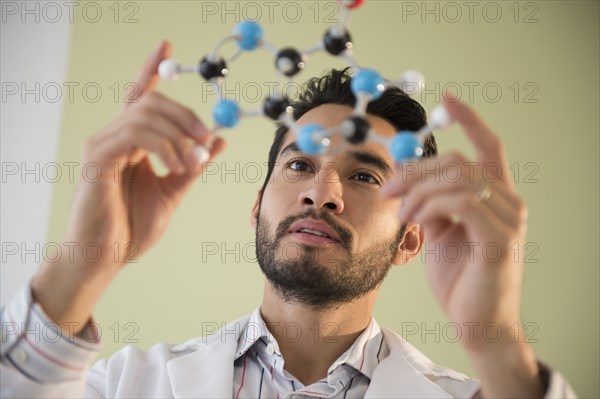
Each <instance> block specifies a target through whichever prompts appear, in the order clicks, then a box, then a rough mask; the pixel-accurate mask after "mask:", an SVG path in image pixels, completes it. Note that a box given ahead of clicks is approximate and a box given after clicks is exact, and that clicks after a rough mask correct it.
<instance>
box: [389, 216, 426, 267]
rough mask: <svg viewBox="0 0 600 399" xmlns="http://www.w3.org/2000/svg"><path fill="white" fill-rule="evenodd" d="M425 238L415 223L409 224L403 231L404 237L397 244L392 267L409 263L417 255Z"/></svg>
mask: <svg viewBox="0 0 600 399" xmlns="http://www.w3.org/2000/svg"><path fill="white" fill-rule="evenodd" d="M424 240H425V236H424V234H423V229H421V226H420V225H418V224H415V223H409V224H408V225H407V226H406V229H405V230H404V237H402V241H401V242H400V244H398V250H397V252H396V257H395V258H394V260H393V262H392V263H393V264H394V265H403V264H405V263H408V262H410V261H411V260H413V259H414V258H416V257H417V255H419V252H421V248H422V247H423V242H424Z"/></svg>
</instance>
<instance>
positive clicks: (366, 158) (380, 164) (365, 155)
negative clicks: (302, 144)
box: [279, 141, 394, 178]
mask: <svg viewBox="0 0 600 399" xmlns="http://www.w3.org/2000/svg"><path fill="white" fill-rule="evenodd" d="M290 152H292V153H295V152H301V151H300V148H298V144H296V142H295V141H293V142H291V143H290V144H288V145H286V146H285V147H284V148H283V150H281V152H280V153H279V156H280V157H284V156H286V155H287V154H288V153H290ZM346 157H348V158H351V159H354V160H356V161H358V162H361V163H364V164H367V165H371V166H373V167H375V168H377V169H379V171H380V172H381V173H382V174H383V175H384V176H385V178H390V177H392V176H393V175H394V172H393V171H392V168H390V165H388V163H387V162H386V161H385V159H383V158H382V157H380V156H379V155H377V154H373V153H371V152H368V151H349V152H347V153H346Z"/></svg>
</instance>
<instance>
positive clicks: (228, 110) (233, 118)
mask: <svg viewBox="0 0 600 399" xmlns="http://www.w3.org/2000/svg"><path fill="white" fill-rule="evenodd" d="M213 118H214V120H215V121H216V122H217V123H218V124H219V125H221V126H223V127H234V126H235V125H237V124H238V123H239V122H240V107H239V106H238V105H237V103H236V102H235V101H231V100H225V101H219V102H218V103H217V104H216V105H215V107H214V108H213Z"/></svg>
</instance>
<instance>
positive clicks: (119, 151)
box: [94, 123, 185, 174]
mask: <svg viewBox="0 0 600 399" xmlns="http://www.w3.org/2000/svg"><path fill="white" fill-rule="evenodd" d="M138 150H141V151H142V152H144V153H149V152H152V153H155V154H156V155H157V156H158V157H159V158H160V160H161V161H162V162H163V163H164V165H165V166H166V167H167V168H168V169H169V170H170V171H171V172H174V173H179V174H181V173H184V172H185V164H184V163H183V162H182V160H181V157H180V155H179V153H178V150H177V149H176V147H175V145H174V143H173V141H171V140H170V139H169V138H168V137H167V136H166V135H165V134H162V133H161V132H158V131H156V130H154V128H152V127H149V126H143V125H139V124H133V123H129V124H128V125H127V126H125V127H124V128H122V129H116V132H115V133H113V134H108V135H105V136H103V137H100V138H99V139H98V140H96V142H95V144H94V153H95V156H96V158H98V159H102V160H116V161H118V160H123V161H125V160H126V159H127V157H128V156H130V155H132V154H134V153H135V152H136V151H138ZM124 166H125V165H119V167H120V168H122V167H124Z"/></svg>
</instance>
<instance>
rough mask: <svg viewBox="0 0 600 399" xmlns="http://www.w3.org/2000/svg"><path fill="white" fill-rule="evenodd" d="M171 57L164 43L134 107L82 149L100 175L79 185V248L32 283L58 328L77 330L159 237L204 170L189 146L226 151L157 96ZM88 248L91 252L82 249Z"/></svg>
mask: <svg viewBox="0 0 600 399" xmlns="http://www.w3.org/2000/svg"><path fill="white" fill-rule="evenodd" d="M170 53H171V47H170V44H169V43H168V42H166V41H163V42H161V43H160V45H159V46H158V48H157V49H156V50H155V51H154V53H153V54H152V55H150V56H149V58H148V59H147V61H146V63H145V64H144V66H143V68H142V71H141V73H140V76H139V78H138V79H137V82H136V86H135V88H136V93H134V95H133V96H130V97H129V98H130V99H131V100H132V101H131V103H130V104H128V106H126V107H125V109H124V110H123V112H122V113H121V115H120V116H119V117H117V118H116V119H115V120H113V121H112V122H111V123H110V124H109V125H107V126H106V127H104V128H103V129H101V130H100V131H98V132H97V133H96V134H94V135H93V136H91V137H90V138H89V139H88V140H87V142H86V143H85V145H84V150H83V162H84V165H89V164H91V163H94V164H95V166H96V165H97V166H98V167H99V170H101V172H102V175H101V177H100V178H99V179H96V178H95V179H93V180H91V179H87V180H86V179H84V180H82V181H81V182H80V183H79V186H78V188H77V192H76V194H75V199H74V202H73V206H72V210H71V215H70V219H69V227H68V232H67V236H66V239H65V243H74V244H69V245H71V246H73V245H76V247H75V248H76V250H75V251H71V252H72V255H73V256H69V257H68V259H65V257H62V258H61V260H60V261H59V262H56V263H44V264H43V265H42V267H41V269H40V271H39V273H38V274H37V275H36V277H35V278H34V280H33V281H32V288H33V296H34V300H36V301H37V302H39V303H40V305H41V306H42V308H43V309H44V310H45V312H46V313H47V314H48V316H49V317H50V318H51V319H52V321H54V322H55V323H57V324H59V325H60V326H62V327H63V328H64V325H63V323H65V322H68V323H78V327H77V328H75V331H76V332H80V331H81V329H82V328H83V326H84V324H85V323H86V322H87V321H88V320H89V318H90V315H91V313H92V310H93V308H94V306H95V304H96V302H97V301H98V299H99V298H100V296H101V295H102V293H103V292H104V290H105V289H106V287H107V286H108V284H109V283H110V281H111V280H112V279H113V278H114V276H115V275H116V274H117V272H118V271H119V270H120V269H121V267H122V265H123V264H124V263H125V262H126V261H127V258H128V257H136V258H137V257H139V256H140V255H141V254H142V253H144V252H145V251H147V250H148V249H149V248H150V247H151V246H152V245H153V244H154V243H155V242H156V241H157V240H158V239H159V238H160V236H161V235H162V234H163V233H164V231H165V229H166V227H167V225H168V222H169V220H170V219H171V216H172V215H173V212H174V210H175V208H176V207H177V205H178V204H179V202H180V201H181V199H182V197H183V195H184V193H185V192H186V190H187V189H188V188H189V187H190V185H191V183H192V182H193V181H194V180H195V178H196V177H198V176H199V175H200V174H201V173H202V169H203V164H202V163H201V162H200V160H199V159H197V157H196V155H195V152H194V146H195V145H207V144H208V143H210V147H211V148H210V158H209V160H210V159H212V158H214V157H215V156H216V155H217V154H218V153H220V152H221V151H222V150H223V149H224V144H225V143H224V141H223V139H221V138H216V139H214V137H213V136H212V133H211V132H209V131H208V130H207V129H206V128H205V127H204V125H203V124H202V122H201V121H200V120H199V119H198V117H197V116H196V115H195V114H194V113H193V112H192V111H190V110H189V109H187V108H185V107H183V106H182V105H180V104H178V103H176V102H174V101H172V100H170V99H168V98H166V97H165V96H163V95H161V94H159V93H157V92H155V91H154V88H155V87H156V85H157V83H158V80H159V78H158V76H157V69H158V65H159V63H160V62H161V61H162V60H163V59H165V58H168V57H169V56H170ZM150 152H152V153H154V154H156V155H157V156H158V157H159V158H160V159H161V160H162V162H163V163H164V165H165V166H166V167H167V168H168V169H169V174H168V175H167V176H164V177H159V176H157V175H156V174H155V172H154V170H153V168H152V165H151V163H150V161H149V159H148V154H149V153H150ZM89 169H90V170H91V169H93V168H89ZM86 245H87V246H88V249H89V248H91V249H89V252H90V253H89V254H85V252H83V251H82V248H84V247H85V246H86ZM98 248H99V251H97V252H99V253H101V256H97V254H96V251H95V249H98ZM63 253H69V249H68V248H64V249H63ZM70 255H71V254H70ZM90 259H93V261H90ZM64 329H66V328H64Z"/></svg>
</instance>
